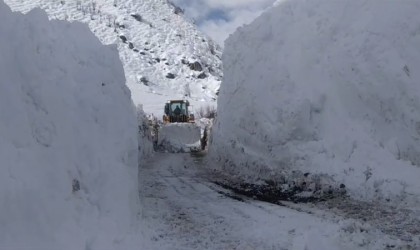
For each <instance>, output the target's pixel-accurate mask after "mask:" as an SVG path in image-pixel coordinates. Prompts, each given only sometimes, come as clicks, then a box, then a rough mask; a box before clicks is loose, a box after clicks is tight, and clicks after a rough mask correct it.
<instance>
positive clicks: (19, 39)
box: [0, 1, 138, 249]
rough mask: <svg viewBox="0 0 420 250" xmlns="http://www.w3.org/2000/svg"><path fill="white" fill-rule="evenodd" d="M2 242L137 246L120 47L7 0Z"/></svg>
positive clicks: (0, 121) (2, 29)
mask: <svg viewBox="0 0 420 250" xmlns="http://www.w3.org/2000/svg"><path fill="white" fill-rule="evenodd" d="M0 17H1V22H0V204H1V205H0V248H3V249H29V248H30V249H134V247H131V248H130V247H128V246H130V244H134V243H133V241H130V240H129V239H130V238H131V237H132V236H129V235H128V232H129V231H132V229H133V228H132V227H134V226H135V225H134V222H135V219H136V217H135V216H136V213H137V212H138V211H137V209H138V195H137V192H138V190H137V186H138V182H137V174H136V173H137V137H136V136H137V134H136V133H137V121H136V115H135V109H134V107H133V105H132V102H131V100H130V92H129V91H128V89H127V88H126V86H125V85H124V82H125V78H124V71H123V67H122V65H121V62H120V60H119V57H118V52H117V50H116V48H115V47H107V46H103V45H101V43H100V42H99V40H98V39H97V38H96V37H95V36H94V35H93V34H92V33H91V32H90V31H89V29H88V27H87V26H86V25H82V24H79V23H72V24H70V23H67V22H64V21H51V22H50V21H48V18H47V15H46V14H45V13H44V12H43V11H40V10H34V11H31V12H30V13H29V14H27V15H22V14H17V13H12V12H11V11H10V9H9V8H8V7H7V6H6V5H5V4H4V3H3V2H2V1H0Z"/></svg>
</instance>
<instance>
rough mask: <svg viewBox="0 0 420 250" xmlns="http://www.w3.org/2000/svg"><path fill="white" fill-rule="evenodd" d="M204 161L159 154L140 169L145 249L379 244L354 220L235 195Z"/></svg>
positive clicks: (364, 246)
mask: <svg viewBox="0 0 420 250" xmlns="http://www.w3.org/2000/svg"><path fill="white" fill-rule="evenodd" d="M205 161H206V159H205V157H204V158H201V157H194V156H191V155H190V154H165V153H157V154H156V156H155V157H154V158H153V159H151V160H150V161H149V162H148V163H147V164H145V166H142V167H141V168H140V172H139V179H140V198H141V203H142V209H141V212H140V216H141V220H140V221H141V223H143V224H144V225H142V228H143V235H144V236H145V238H146V240H145V242H144V245H143V246H142V248H141V249H295V250H298V249H299V250H300V249H302V250H303V249H307V250H310V249H320V250H321V249H322V250H327V249H375V248H378V249H379V246H378V245H377V244H379V243H377V242H375V241H374V240H369V237H370V236H372V235H367V234H366V232H364V233H360V231H363V230H359V229H357V230H356V229H355V228H357V224H355V222H349V221H346V220H343V219H341V218H339V217H337V216H332V215H331V216H325V214H324V215H319V214H318V215H315V214H316V213H314V214H312V213H311V212H309V213H308V212H307V211H306V212H299V209H296V208H295V209H290V208H287V207H283V206H279V205H274V204H269V203H265V202H260V201H255V200H252V199H247V198H244V197H242V198H241V197H237V196H236V195H235V194H233V193H231V192H230V191H228V190H225V189H223V188H221V187H219V186H217V185H216V184H214V183H212V182H211V181H209V179H208V178H207V177H208V176H209V173H208V172H206V170H205V168H204V164H206V163H205ZM302 206H304V205H302ZM303 210H304V209H303ZM365 231H367V230H365ZM373 231H374V230H372V233H373ZM381 244H383V242H382V243H381ZM380 248H382V249H383V245H381V246H380Z"/></svg>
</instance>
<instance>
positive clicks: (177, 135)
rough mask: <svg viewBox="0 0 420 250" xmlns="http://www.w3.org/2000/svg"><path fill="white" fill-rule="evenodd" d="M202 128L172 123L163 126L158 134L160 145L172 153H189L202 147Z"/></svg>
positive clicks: (190, 124) (192, 124) (191, 124)
mask: <svg viewBox="0 0 420 250" xmlns="http://www.w3.org/2000/svg"><path fill="white" fill-rule="evenodd" d="M200 138H201V127H200V126H198V125H196V124H194V123H170V124H166V125H163V126H162V127H161V129H160V130H159V134H158V145H162V146H164V147H165V148H166V149H168V150H170V151H174V152H177V151H184V152H186V151H189V148H191V147H200Z"/></svg>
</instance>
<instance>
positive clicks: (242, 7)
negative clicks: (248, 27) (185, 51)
mask: <svg viewBox="0 0 420 250" xmlns="http://www.w3.org/2000/svg"><path fill="white" fill-rule="evenodd" d="M172 2H173V3H175V4H176V5H178V6H179V7H181V8H182V9H184V10H185V15H186V16H187V17H189V18H191V19H193V20H194V21H195V23H196V24H197V25H198V27H199V28H200V29H201V30H202V31H203V32H205V33H207V34H208V35H209V36H210V37H212V38H213V39H214V40H215V41H216V42H217V43H219V44H220V45H221V46H223V43H224V40H225V39H226V38H227V37H228V36H229V34H231V33H233V32H234V31H235V30H236V28H238V27H240V26H242V25H244V24H247V23H250V22H251V21H252V20H254V19H255V18H256V17H258V16H259V15H260V14H261V13H262V12H263V11H264V10H265V9H266V8H268V7H270V6H272V5H273V3H274V2H276V0H172Z"/></svg>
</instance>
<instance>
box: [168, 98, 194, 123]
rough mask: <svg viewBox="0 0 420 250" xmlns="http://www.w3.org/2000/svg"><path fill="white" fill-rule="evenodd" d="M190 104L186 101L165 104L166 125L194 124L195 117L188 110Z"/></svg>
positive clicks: (173, 101)
mask: <svg viewBox="0 0 420 250" xmlns="http://www.w3.org/2000/svg"><path fill="white" fill-rule="evenodd" d="M189 106H190V103H189V102H188V101H186V100H171V101H168V102H167V103H166V104H165V110H164V111H165V112H164V113H165V114H164V115H163V122H164V123H173V122H194V115H193V114H191V113H190V112H189V110H188V108H189Z"/></svg>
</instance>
